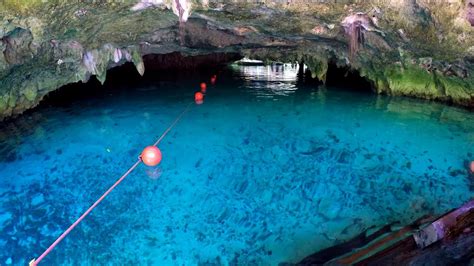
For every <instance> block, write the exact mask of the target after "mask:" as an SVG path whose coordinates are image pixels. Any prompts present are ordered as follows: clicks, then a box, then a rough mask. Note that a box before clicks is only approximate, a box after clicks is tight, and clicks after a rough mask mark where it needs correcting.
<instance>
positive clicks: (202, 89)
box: [199, 82, 207, 93]
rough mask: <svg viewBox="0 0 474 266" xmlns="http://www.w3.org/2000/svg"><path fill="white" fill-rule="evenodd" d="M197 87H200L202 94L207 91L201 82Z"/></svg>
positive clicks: (204, 84)
mask: <svg viewBox="0 0 474 266" xmlns="http://www.w3.org/2000/svg"><path fill="white" fill-rule="evenodd" d="M199 86H200V87H201V91H202V92H203V93H206V89H207V85H206V83H204V82H202V83H201V84H200V85H199Z"/></svg>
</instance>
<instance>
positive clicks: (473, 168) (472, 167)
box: [469, 161, 474, 174]
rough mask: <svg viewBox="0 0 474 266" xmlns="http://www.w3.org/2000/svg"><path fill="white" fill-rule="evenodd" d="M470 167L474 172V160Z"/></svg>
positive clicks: (473, 172)
mask: <svg viewBox="0 0 474 266" xmlns="http://www.w3.org/2000/svg"><path fill="white" fill-rule="evenodd" d="M469 169H470V170H471V173H472V174H474V161H471V164H470V165H469Z"/></svg>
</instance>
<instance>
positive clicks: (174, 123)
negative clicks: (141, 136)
mask: <svg viewBox="0 0 474 266" xmlns="http://www.w3.org/2000/svg"><path fill="white" fill-rule="evenodd" d="M191 104H192V102H191V103H189V104H188V105H187V106H186V108H184V110H183V111H182V112H181V113H180V114H179V115H178V116H177V117H176V119H175V120H174V121H173V123H171V125H170V126H169V127H168V128H167V129H166V130H165V131H164V132H163V134H161V136H160V137H159V138H158V140H157V141H156V142H155V143H154V144H153V146H157V145H158V144H159V143H160V142H161V141H162V140H163V139H164V138H165V136H166V135H167V134H168V133H169V132H170V131H171V129H173V127H174V126H176V124H177V123H178V122H179V120H181V118H182V117H183V115H184V114H185V113H186V112H187V111H188V110H189V108H190V107H191ZM141 162H142V159H141V157H139V158H138V160H137V161H136V162H135V163H134V164H133V165H132V167H130V168H129V169H128V170H127V172H125V174H123V175H122V176H121V177H120V178H119V179H118V180H117V181H115V183H114V184H113V185H112V186H111V187H110V188H109V189H108V190H107V191H105V193H104V194H102V196H100V198H99V199H98V200H97V201H96V202H94V204H92V205H91V206H90V207H89V209H87V210H86V211H85V212H84V213H83V214H82V215H81V217H79V218H78V219H77V220H76V221H75V222H74V223H73V224H71V226H69V228H68V229H66V231H64V232H63V233H62V234H61V235H60V236H59V237H58V238H57V239H56V241H54V242H53V244H51V245H50V246H49V247H48V248H47V249H46V250H45V251H44V252H43V253H42V254H41V255H40V256H39V257H38V258H37V259H33V260H31V261H30V263H29V266H36V265H38V263H40V261H42V260H43V259H44V257H46V255H48V254H49V253H50V252H51V251H52V250H53V249H54V248H55V247H56V246H57V245H58V244H59V242H61V240H63V239H64V238H65V237H66V236H67V235H68V234H69V233H70V232H71V231H72V229H74V227H76V226H77V225H78V224H79V223H80V222H81V221H82V220H83V219H84V218H85V217H86V216H87V215H88V214H89V213H90V212H91V211H92V210H93V209H94V208H95V207H96V206H97V205H98V204H99V203H100V202H101V201H102V200H103V199H105V197H107V195H109V194H110V192H112V190H114V188H115V187H116V186H118V185H119V184H120V182H122V181H123V180H124V179H125V177H127V176H128V175H129V174H130V173H131V172H132V171H133V170H135V168H137V166H138V165H139V164H140V163H141Z"/></svg>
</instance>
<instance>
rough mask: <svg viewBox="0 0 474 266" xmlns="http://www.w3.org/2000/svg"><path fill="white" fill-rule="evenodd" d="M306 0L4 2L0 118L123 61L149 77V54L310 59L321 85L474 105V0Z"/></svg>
mask: <svg viewBox="0 0 474 266" xmlns="http://www.w3.org/2000/svg"><path fill="white" fill-rule="evenodd" d="M307 2H308V1H304V0H288V1H235V0H234V1H210V0H209V1H207V0H201V1H198V0H141V1H138V0H135V1H94V0H91V1H40V0H25V1H15V0H6V1H2V2H1V3H0V18H1V19H0V21H1V24H0V120H1V119H4V118H6V117H9V116H11V115H14V114H20V113H22V112H23V111H25V110H27V109H29V108H32V107H34V106H36V105H37V104H38V103H39V102H40V101H41V99H42V98H43V97H44V96H45V95H46V94H47V93H49V92H51V91H53V90H55V89H57V88H59V87H60V86H63V85H65V84H68V83H73V82H78V81H82V82H85V81H87V80H88V79H89V78H90V77H91V76H92V75H95V76H96V77H97V79H98V80H99V81H101V82H104V81H105V79H106V71H107V69H109V68H111V67H114V66H118V65H121V64H123V63H125V62H133V63H134V64H135V66H136V69H137V71H138V72H139V73H140V74H143V73H144V71H145V67H144V64H143V59H142V58H143V56H145V55H157V54H169V53H181V54H182V55H185V56H198V55H207V54H216V53H218V54H231V55H235V54H237V55H240V56H247V57H250V58H254V59H262V60H264V61H265V62H273V61H283V62H299V63H305V64H306V65H307V66H308V67H309V69H310V70H311V73H312V75H313V77H315V78H318V79H319V80H321V81H324V80H325V79H326V73H327V69H328V64H334V65H337V66H339V67H344V68H348V69H352V70H356V71H358V72H359V73H360V74H361V75H362V76H363V77H365V78H367V79H368V80H370V81H371V83H372V84H373V87H374V90H375V91H376V92H378V93H384V94H389V95H406V96H414V97H420V98H425V99H434V100H440V101H445V102H449V103H455V104H458V105H461V106H465V107H469V108H473V107H474V78H473V74H474V73H473V72H474V27H473V24H474V15H473V14H474V0H446V1H430V0H370V1H369V0H368V1H362V0H354V1H350V0H347V1H324V3H307ZM315 2H317V1H315ZM321 2H323V1H321ZM341 2H342V3H341ZM232 57H233V56H230V58H232ZM167 63H170V64H173V62H163V64H167ZM174 63H176V62H174Z"/></svg>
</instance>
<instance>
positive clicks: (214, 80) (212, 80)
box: [211, 75, 216, 85]
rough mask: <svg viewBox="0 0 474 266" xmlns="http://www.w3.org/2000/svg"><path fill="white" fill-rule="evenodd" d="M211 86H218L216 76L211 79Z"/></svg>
mask: <svg viewBox="0 0 474 266" xmlns="http://www.w3.org/2000/svg"><path fill="white" fill-rule="evenodd" d="M211 84H212V85H214V84H216V75H214V76H212V77H211Z"/></svg>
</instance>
